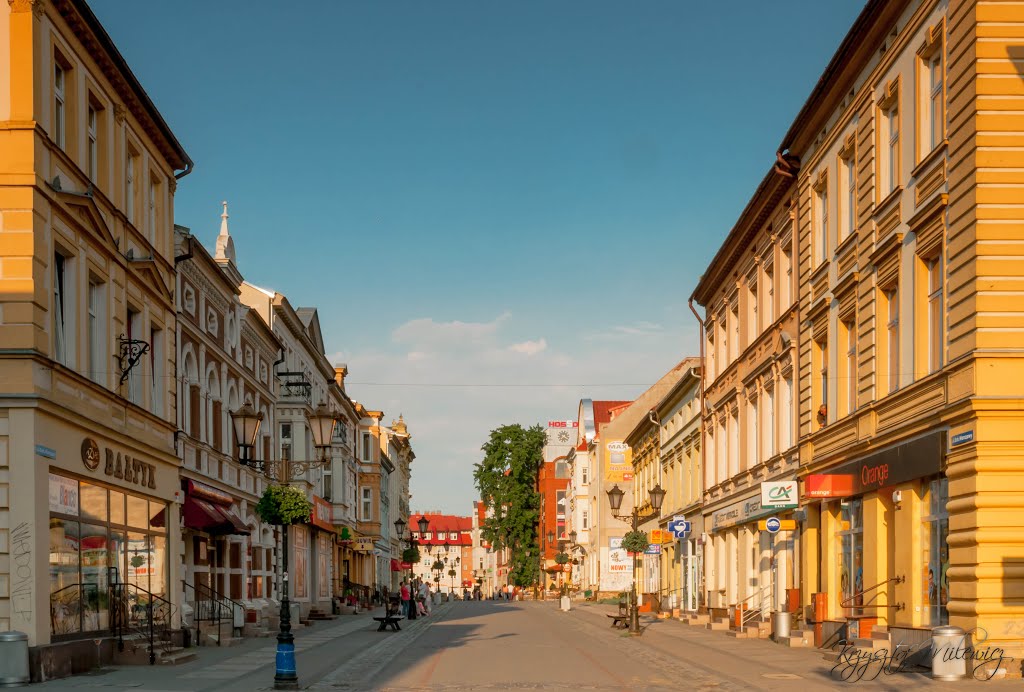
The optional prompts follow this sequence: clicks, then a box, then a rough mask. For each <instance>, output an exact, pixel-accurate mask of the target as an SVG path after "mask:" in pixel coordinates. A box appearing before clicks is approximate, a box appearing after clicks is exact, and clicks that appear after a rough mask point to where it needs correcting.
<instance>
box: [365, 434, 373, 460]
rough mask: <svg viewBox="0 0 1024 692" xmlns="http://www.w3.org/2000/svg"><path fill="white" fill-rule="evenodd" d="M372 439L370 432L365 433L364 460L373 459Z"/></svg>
mask: <svg viewBox="0 0 1024 692" xmlns="http://www.w3.org/2000/svg"><path fill="white" fill-rule="evenodd" d="M371 439H372V437H371V435H370V433H363V461H373V459H372V457H371V454H370V452H371V450H370V440H371Z"/></svg>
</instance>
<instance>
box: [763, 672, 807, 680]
mask: <svg viewBox="0 0 1024 692" xmlns="http://www.w3.org/2000/svg"><path fill="white" fill-rule="evenodd" d="M761 677H762V678H768V679H769V680H802V679H803V678H802V677H800V676H799V675H797V674H796V673H761Z"/></svg>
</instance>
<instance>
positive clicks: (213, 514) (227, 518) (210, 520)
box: [181, 495, 249, 536]
mask: <svg viewBox="0 0 1024 692" xmlns="http://www.w3.org/2000/svg"><path fill="white" fill-rule="evenodd" d="M181 516H182V518H183V519H184V520H185V527H186V528H189V529H193V530H195V531H205V532H206V533H209V534H213V535H225V534H234V535H236V536H248V535H249V527H248V526H246V525H245V524H244V523H243V522H242V520H241V519H239V518H238V517H237V516H235V513H234V512H232V511H231V510H230V509H228V508H226V507H221V506H219V505H215V504H212V503H210V502H207V501H206V500H200V499H199V498H198V497H193V496H191V495H190V496H188V497H186V498H185V503H184V504H183V505H182V507H181Z"/></svg>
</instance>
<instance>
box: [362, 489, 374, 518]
mask: <svg viewBox="0 0 1024 692" xmlns="http://www.w3.org/2000/svg"><path fill="white" fill-rule="evenodd" d="M359 497H360V500H361V501H360V503H359V512H360V515H361V516H362V520H363V521H371V520H372V517H373V489H372V488H370V487H369V486H365V485H364V486H363V487H362V489H361V492H360V495H359Z"/></svg>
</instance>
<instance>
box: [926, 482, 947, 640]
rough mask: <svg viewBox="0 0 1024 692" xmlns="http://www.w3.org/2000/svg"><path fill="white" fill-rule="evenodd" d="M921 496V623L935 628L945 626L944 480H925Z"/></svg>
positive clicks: (945, 541) (945, 488) (945, 534)
mask: <svg viewBox="0 0 1024 692" xmlns="http://www.w3.org/2000/svg"><path fill="white" fill-rule="evenodd" d="M922 493H923V496H922V498H921V505H922V513H923V514H924V516H923V517H921V545H922V546H923V548H924V555H922V558H923V559H922V560H921V563H922V564H923V565H927V572H926V575H927V576H926V578H927V583H926V584H924V587H925V593H926V594H927V595H926V601H925V603H924V612H925V615H924V622H923V623H922V624H923V625H927V626H930V627H935V626H936V625H945V624H948V623H949V610H947V606H948V603H949V581H948V579H947V578H946V572H947V570H949V544H948V543H947V539H948V538H949V513H948V511H947V509H946V504H947V503H948V502H949V481H948V479H946V478H937V479H934V480H931V481H925V482H924V485H923V488H922Z"/></svg>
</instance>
